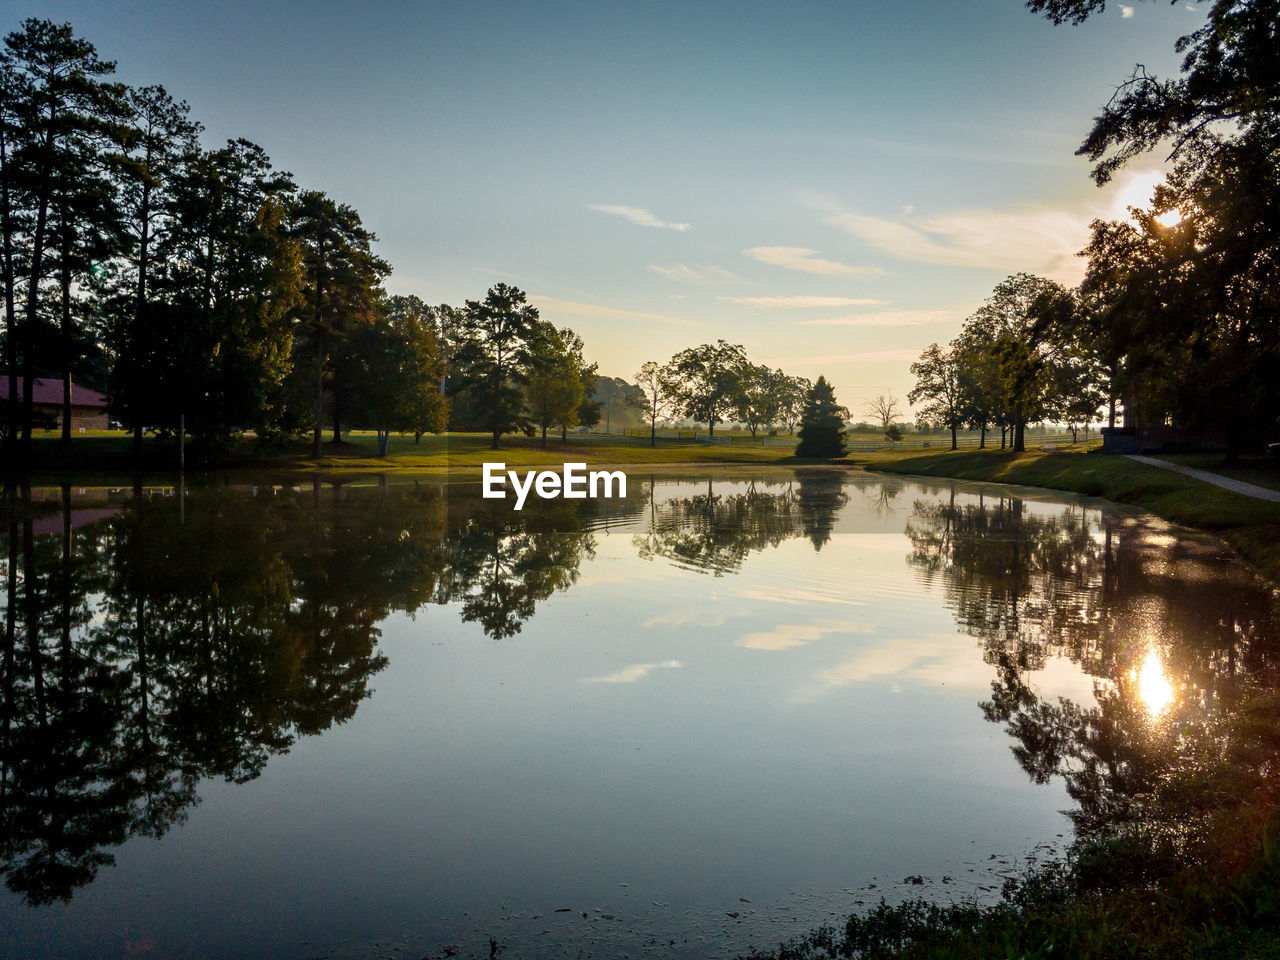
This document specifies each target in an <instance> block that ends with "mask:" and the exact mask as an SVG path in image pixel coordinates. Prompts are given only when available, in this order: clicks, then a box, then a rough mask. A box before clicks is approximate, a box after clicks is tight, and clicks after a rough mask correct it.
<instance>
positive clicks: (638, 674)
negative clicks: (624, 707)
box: [582, 660, 684, 683]
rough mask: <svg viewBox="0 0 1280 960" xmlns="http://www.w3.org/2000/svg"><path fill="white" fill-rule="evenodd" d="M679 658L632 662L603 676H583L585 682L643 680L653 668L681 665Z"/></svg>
mask: <svg viewBox="0 0 1280 960" xmlns="http://www.w3.org/2000/svg"><path fill="white" fill-rule="evenodd" d="M683 666H684V664H683V663H681V662H680V661H679V660H664V661H663V662H662V663H633V664H631V666H629V667H623V668H622V669H621V670H618V671H617V672H615V673H606V674H605V675H604V676H603V677H583V678H582V679H583V681H584V682H586V683H635V682H636V681H637V680H643V679H644V678H645V677H647V676H648V675H649V674H651V673H653V671H654V670H674V669H679V668H680V667H683Z"/></svg>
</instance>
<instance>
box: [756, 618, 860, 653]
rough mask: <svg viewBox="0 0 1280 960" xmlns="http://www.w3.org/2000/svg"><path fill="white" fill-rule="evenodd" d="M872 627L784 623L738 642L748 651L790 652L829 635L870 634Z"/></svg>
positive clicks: (837, 622) (832, 622)
mask: <svg viewBox="0 0 1280 960" xmlns="http://www.w3.org/2000/svg"><path fill="white" fill-rule="evenodd" d="M869 631H870V627H867V626H866V625H859V624H856V623H853V622H852V621H849V620H814V621H813V622H812V623H783V624H779V625H778V626H777V627H775V628H774V629H772V630H770V631H769V632H767V633H750V634H747V635H746V636H745V637H740V638H738V640H737V641H736V643H737V645H738V646H739V647H745V648H746V649H748V650H789V649H791V648H792V647H803V646H805V645H806V644H810V643H814V642H816V641H818V640H821V639H822V638H823V637H825V636H827V635H828V634H840V633H868V632H869Z"/></svg>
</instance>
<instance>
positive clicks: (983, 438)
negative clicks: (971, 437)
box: [978, 427, 987, 450]
mask: <svg viewBox="0 0 1280 960" xmlns="http://www.w3.org/2000/svg"><path fill="white" fill-rule="evenodd" d="M978 449H979V450H985V449H987V428H986V427H983V428H982V430H981V432H980V433H979V434H978Z"/></svg>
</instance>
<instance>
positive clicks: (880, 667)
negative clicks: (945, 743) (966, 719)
mask: <svg viewBox="0 0 1280 960" xmlns="http://www.w3.org/2000/svg"><path fill="white" fill-rule="evenodd" d="M818 680H819V681H820V682H821V683H822V684H823V685H824V686H827V687H844V686H848V685H849V684H852V683H866V682H868V681H870V680H886V681H907V680H915V681H919V682H923V683H928V684H931V685H938V684H942V683H945V684H946V685H947V686H949V687H958V688H960V689H971V690H986V689H988V688H989V687H990V685H991V667H990V666H988V665H987V664H986V663H985V662H984V661H983V659H982V654H981V652H980V651H979V650H978V649H977V645H976V644H975V643H974V641H973V639H972V638H971V637H966V636H964V635H963V634H954V635H949V634H946V635H944V634H936V635H932V636H925V637H920V638H916V639H914V640H913V642H911V643H895V644H892V645H887V646H883V647H875V648H872V649H869V650H863V651H861V652H859V654H858V655H857V656H856V657H854V658H853V659H852V660H849V661H847V662H845V663H842V664H839V665H838V666H835V667H830V668H828V669H826V670H822V671H820V672H819V674H818Z"/></svg>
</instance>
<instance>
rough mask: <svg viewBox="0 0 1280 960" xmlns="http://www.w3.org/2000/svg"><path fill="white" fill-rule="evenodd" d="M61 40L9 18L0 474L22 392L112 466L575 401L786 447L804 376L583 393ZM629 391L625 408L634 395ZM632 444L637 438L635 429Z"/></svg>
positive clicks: (710, 372)
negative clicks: (42, 387) (408, 290)
mask: <svg viewBox="0 0 1280 960" xmlns="http://www.w3.org/2000/svg"><path fill="white" fill-rule="evenodd" d="M114 71H115V64H114V63H113V62H111V61H108V60H104V59H103V58H102V57H100V56H99V54H98V53H97V51H96V49H95V48H94V46H93V45H92V44H91V43H89V42H88V41H87V40H85V39H83V38H81V37H79V36H77V35H76V34H75V33H74V31H73V30H72V28H71V26H70V25H69V24H65V23H64V24H57V23H54V22H52V21H48V20H39V19H29V20H26V21H24V22H23V23H22V25H21V27H20V29H19V30H17V31H15V32H12V33H10V34H9V35H8V36H7V37H6V38H5V41H4V48H3V52H2V53H0V233H2V234H3V248H2V251H0V254H2V259H3V263H2V270H3V278H4V291H5V302H4V313H5V323H4V331H3V366H4V370H5V372H6V373H8V374H9V376H5V377H4V378H3V381H2V382H0V409H3V410H4V412H5V416H4V418H3V425H4V428H5V452H6V461H7V462H10V463H15V462H20V461H24V460H26V459H28V458H29V457H30V455H31V449H32V434H33V431H34V430H35V429H37V428H39V427H41V426H43V425H45V424H44V423H43V422H42V420H41V417H40V416H39V415H38V413H37V411H36V409H35V405H34V402H33V383H34V380H35V379H36V378H38V377H56V378H60V379H62V381H63V385H64V395H63V415H62V417H61V420H62V439H63V440H64V441H66V442H69V441H70V438H71V432H70V431H71V417H70V410H71V384H72V381H73V379H74V380H76V381H78V382H85V383H87V384H91V385H93V386H95V387H100V388H102V389H103V391H104V392H105V393H106V394H107V395H108V396H109V397H110V401H111V413H112V416H113V417H114V418H115V419H117V420H119V421H121V422H122V423H123V424H124V425H125V426H127V427H128V428H130V429H131V430H132V432H133V437H134V448H135V452H141V445H142V439H143V435H144V433H145V432H147V431H152V432H156V433H159V434H161V435H164V434H168V433H171V432H173V431H175V430H176V429H177V428H178V424H179V418H180V417H181V418H182V422H183V424H184V427H185V429H186V430H187V431H189V432H190V433H191V434H192V436H193V438H194V439H195V440H196V441H197V442H199V443H201V444H203V445H206V446H210V447H217V446H218V445H219V444H223V443H225V442H226V441H227V440H228V439H230V438H231V437H233V436H235V435H237V434H240V433H243V432H246V431H252V432H254V433H255V434H256V435H257V436H258V437H259V438H261V439H264V440H272V439H280V438H288V437H293V436H302V435H305V434H306V433H308V432H310V434H311V438H312V455H313V456H317V457H318V456H320V455H321V452H322V439H323V438H322V430H323V429H324V428H325V427H326V426H327V427H328V428H329V429H331V430H332V439H333V441H334V442H338V443H340V442H342V439H343V430H344V427H347V426H349V425H352V424H354V425H359V426H361V427H364V428H368V429H374V430H376V431H377V434H378V450H379V454H385V452H386V450H387V445H388V440H389V436H390V434H391V433H392V432H403V433H412V434H413V435H414V437H415V439H419V438H421V436H422V435H423V434H424V433H426V432H440V431H442V430H445V429H446V428H453V429H463V430H480V431H484V432H487V433H489V434H490V435H491V437H492V441H493V445H494V446H495V447H496V446H497V445H498V441H499V438H500V437H501V436H502V435H503V434H507V433H524V434H526V435H532V434H534V433H536V432H538V431H540V432H541V435H542V441H543V444H544V445H545V443H546V437H547V433H548V431H549V430H551V429H559V430H560V431H561V435H562V437H563V436H564V435H565V434H566V432H567V430H568V429H569V428H571V427H574V426H577V425H586V426H592V425H594V424H595V423H597V422H598V421H599V419H600V400H599V399H598V398H597V388H598V387H599V388H600V389H601V392H602V393H603V394H604V395H605V396H604V397H603V399H604V400H605V401H606V402H607V403H608V404H609V405H608V407H607V409H608V410H610V411H611V410H612V403H611V400H612V399H613V397H614V394H617V395H618V396H619V397H621V398H622V399H623V400H624V401H628V398H630V400H629V401H628V402H632V403H633V404H634V406H636V407H642V408H644V409H645V410H646V411H647V415H648V419H649V420H650V422H651V423H655V424H656V421H657V420H658V419H660V418H662V417H664V416H668V415H673V416H681V417H685V416H687V417H689V418H691V419H693V420H696V421H700V422H706V423H707V426H708V431H709V432H711V433H714V431H715V426H716V424H718V423H722V422H724V421H725V420H726V419H728V418H734V419H736V420H738V421H740V422H742V423H744V424H745V425H746V426H747V427H748V428H749V429H750V430H751V432H752V434H753V435H755V433H756V432H757V431H758V430H759V429H761V428H765V429H770V428H772V427H773V425H774V424H775V423H786V424H787V425H788V427H789V428H790V429H792V430H794V429H795V425H796V420H797V418H798V416H799V411H800V407H801V404H802V402H803V398H804V393H805V391H806V390H807V389H808V386H809V384H808V382H807V381H803V380H801V379H799V378H794V377H788V376H787V375H785V374H783V373H782V371H780V370H770V369H769V368H767V367H765V366H763V365H756V364H752V363H750V362H749V361H748V360H747V358H746V355H745V353H744V352H743V349H742V347H741V346H740V345H734V344H728V343H726V342H724V341H718V342H717V343H715V344H707V345H703V346H700V347H695V348H691V349H688V350H684V351H682V352H681V353H679V354H677V355H676V357H674V358H673V359H672V361H671V363H669V364H667V365H666V366H663V367H658V366H657V365H656V364H653V365H650V364H646V365H645V367H644V368H643V369H642V371H641V373H640V374H638V375H637V378H636V379H637V384H636V385H635V386H631V385H626V384H622V385H621V387H619V382H618V381H615V380H613V379H611V378H600V377H599V375H598V372H597V368H596V365H595V364H588V363H587V362H586V361H585V359H584V357H583V342H582V338H581V337H580V336H579V335H578V334H576V333H575V332H574V331H573V330H570V329H568V328H559V329H557V328H556V327H555V326H554V325H553V324H551V323H549V322H548V321H546V320H544V319H542V318H541V317H540V316H539V314H538V310H537V308H536V307H534V306H533V305H532V304H530V303H529V302H528V298H527V297H526V295H525V294H524V292H523V291H521V290H519V289H517V288H515V287H512V286H508V285H506V284H502V283H500V284H497V285H495V286H494V287H492V288H491V289H490V290H489V291H488V292H487V294H486V295H485V296H484V297H483V299H479V300H468V301H466V302H465V304H464V305H463V306H462V307H453V306H449V305H448V304H441V305H438V306H432V305H428V304H426V303H424V302H423V301H422V300H421V299H420V298H418V297H415V296H406V295H391V294H389V293H388V292H387V291H386V290H385V288H384V282H385V281H386V279H387V278H388V277H389V276H390V273H391V267H390V265H389V264H388V263H387V262H386V261H385V260H383V259H382V258H381V257H379V256H377V254H376V253H375V252H374V249H373V247H374V243H375V241H376V236H375V235H374V233H373V232H372V231H370V230H369V229H368V228H367V227H366V226H365V225H364V224H363V222H362V220H361V218H360V215H359V213H358V212H357V211H356V210H355V209H354V208H353V207H351V206H349V205H348V204H345V203H342V202H341V201H339V200H337V199H334V198H332V197H330V196H328V195H327V194H325V193H323V192H321V191H319V190H313V189H306V188H304V187H302V186H300V185H299V184H298V183H296V181H295V180H294V178H293V177H292V176H291V175H290V174H289V173H287V172H285V171H283V170H280V169H278V168H277V167H276V166H274V165H273V163H272V161H271V159H270V157H269V156H268V155H267V153H266V151H265V150H264V149H263V148H262V147H260V146H258V145H257V144H254V143H251V142H250V141H248V140H245V139H232V140H230V141H228V142H227V143H226V144H224V145H222V146H218V147H206V146H205V145H204V144H202V142H201V140H200V134H201V132H202V128H201V125H200V124H199V123H198V122H197V121H196V120H194V119H192V117H191V116H190V110H189V108H188V106H187V104H186V103H185V102H183V101H181V100H178V99H175V98H174V97H173V96H172V95H171V94H169V92H168V91H166V90H165V89H164V88H163V87H161V86H158V85H153V86H144V87H130V86H127V85H125V84H122V83H118V82H116V81H114V80H113V79H112V77H113V74H114ZM641 389H643V390H644V391H645V393H644V399H643V401H641V400H640V393H641ZM655 432H656V428H655Z"/></svg>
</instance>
